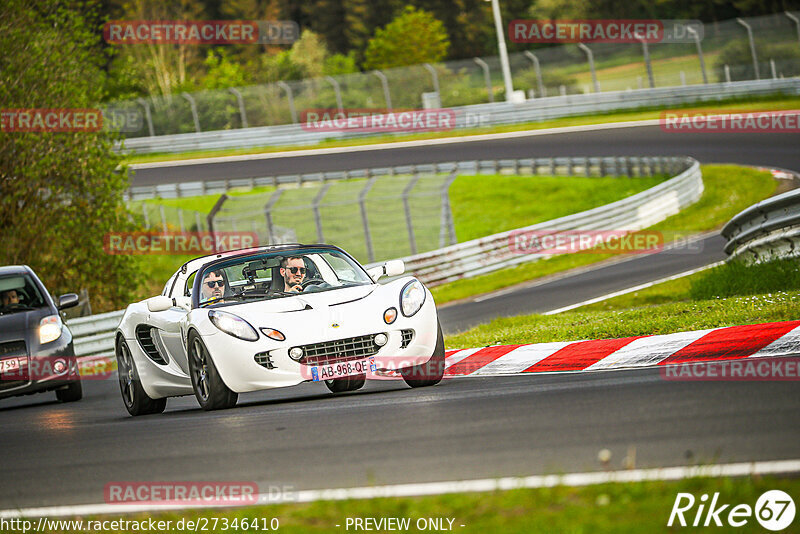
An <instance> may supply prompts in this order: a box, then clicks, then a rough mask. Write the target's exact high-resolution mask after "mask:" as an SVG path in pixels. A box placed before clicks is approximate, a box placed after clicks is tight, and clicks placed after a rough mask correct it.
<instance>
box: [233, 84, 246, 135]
mask: <svg viewBox="0 0 800 534" xmlns="http://www.w3.org/2000/svg"><path fill="white" fill-rule="evenodd" d="M228 91H230V92H231V93H233V96H235V97H236V102H237V103H238V104H239V117H240V118H241V119H242V128H247V113H245V110H244V99H243V98H242V93H240V92H239V90H238V89H236V88H235V87H231V88H229V89H228Z"/></svg>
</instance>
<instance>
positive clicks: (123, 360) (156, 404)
mask: <svg viewBox="0 0 800 534" xmlns="http://www.w3.org/2000/svg"><path fill="white" fill-rule="evenodd" d="M116 352H117V374H118V375H119V389H120V393H121V394H122V402H123V404H125V409H127V410H128V413H129V414H131V415H133V416H134V417H135V416H138V415H150V414H154V413H161V412H163V411H164V409H165V408H166V407H167V399H166V397H165V398H162V399H151V398H150V397H149V396H148V395H147V393H145V391H144V388H142V381H141V379H140V378H139V372H138V371H137V370H136V362H135V361H133V356H132V355H131V350H130V349H129V348H128V344H127V342H126V341H125V340H122V341H120V342H119V343H118V344H117V351H116ZM58 393H60V392H56V395H58Z"/></svg>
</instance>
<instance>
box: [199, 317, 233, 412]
mask: <svg viewBox="0 0 800 534" xmlns="http://www.w3.org/2000/svg"><path fill="white" fill-rule="evenodd" d="M189 374H190V375H191V377H192V389H194V396H195V397H196V398H197V402H199V403H200V407H201V408H203V409H204V410H206V411H210V410H225V409H227V408H233V407H234V406H236V401H238V400H239V394H238V393H235V392H233V391H231V390H230V388H228V386H226V385H225V382H223V381H222V377H220V376H219V371H217V367H216V366H215V365H214V360H212V359H211V356H210V355H209V354H208V349H206V346H205V345H204V344H203V341H202V340H201V339H200V336H199V335H197V333H195V332H192V334H191V335H190V336H189Z"/></svg>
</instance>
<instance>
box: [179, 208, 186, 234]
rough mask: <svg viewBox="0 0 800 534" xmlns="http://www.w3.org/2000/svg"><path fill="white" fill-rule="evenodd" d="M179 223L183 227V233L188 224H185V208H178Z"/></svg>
mask: <svg viewBox="0 0 800 534" xmlns="http://www.w3.org/2000/svg"><path fill="white" fill-rule="evenodd" d="M178 225H179V226H180V228H181V233H183V232H185V231H186V226H184V224H183V210H182V209H180V208H178Z"/></svg>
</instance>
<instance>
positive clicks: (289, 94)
mask: <svg viewBox="0 0 800 534" xmlns="http://www.w3.org/2000/svg"><path fill="white" fill-rule="evenodd" d="M276 85H277V86H278V87H280V88H281V89H283V90H284V91H286V98H288V99H289V111H290V112H291V114H292V122H293V123H294V124H297V110H296V109H295V107H294V93H293V92H292V88H291V87H290V86H289V84H288V83H286V82H283V81H281V82H277V83H276Z"/></svg>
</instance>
